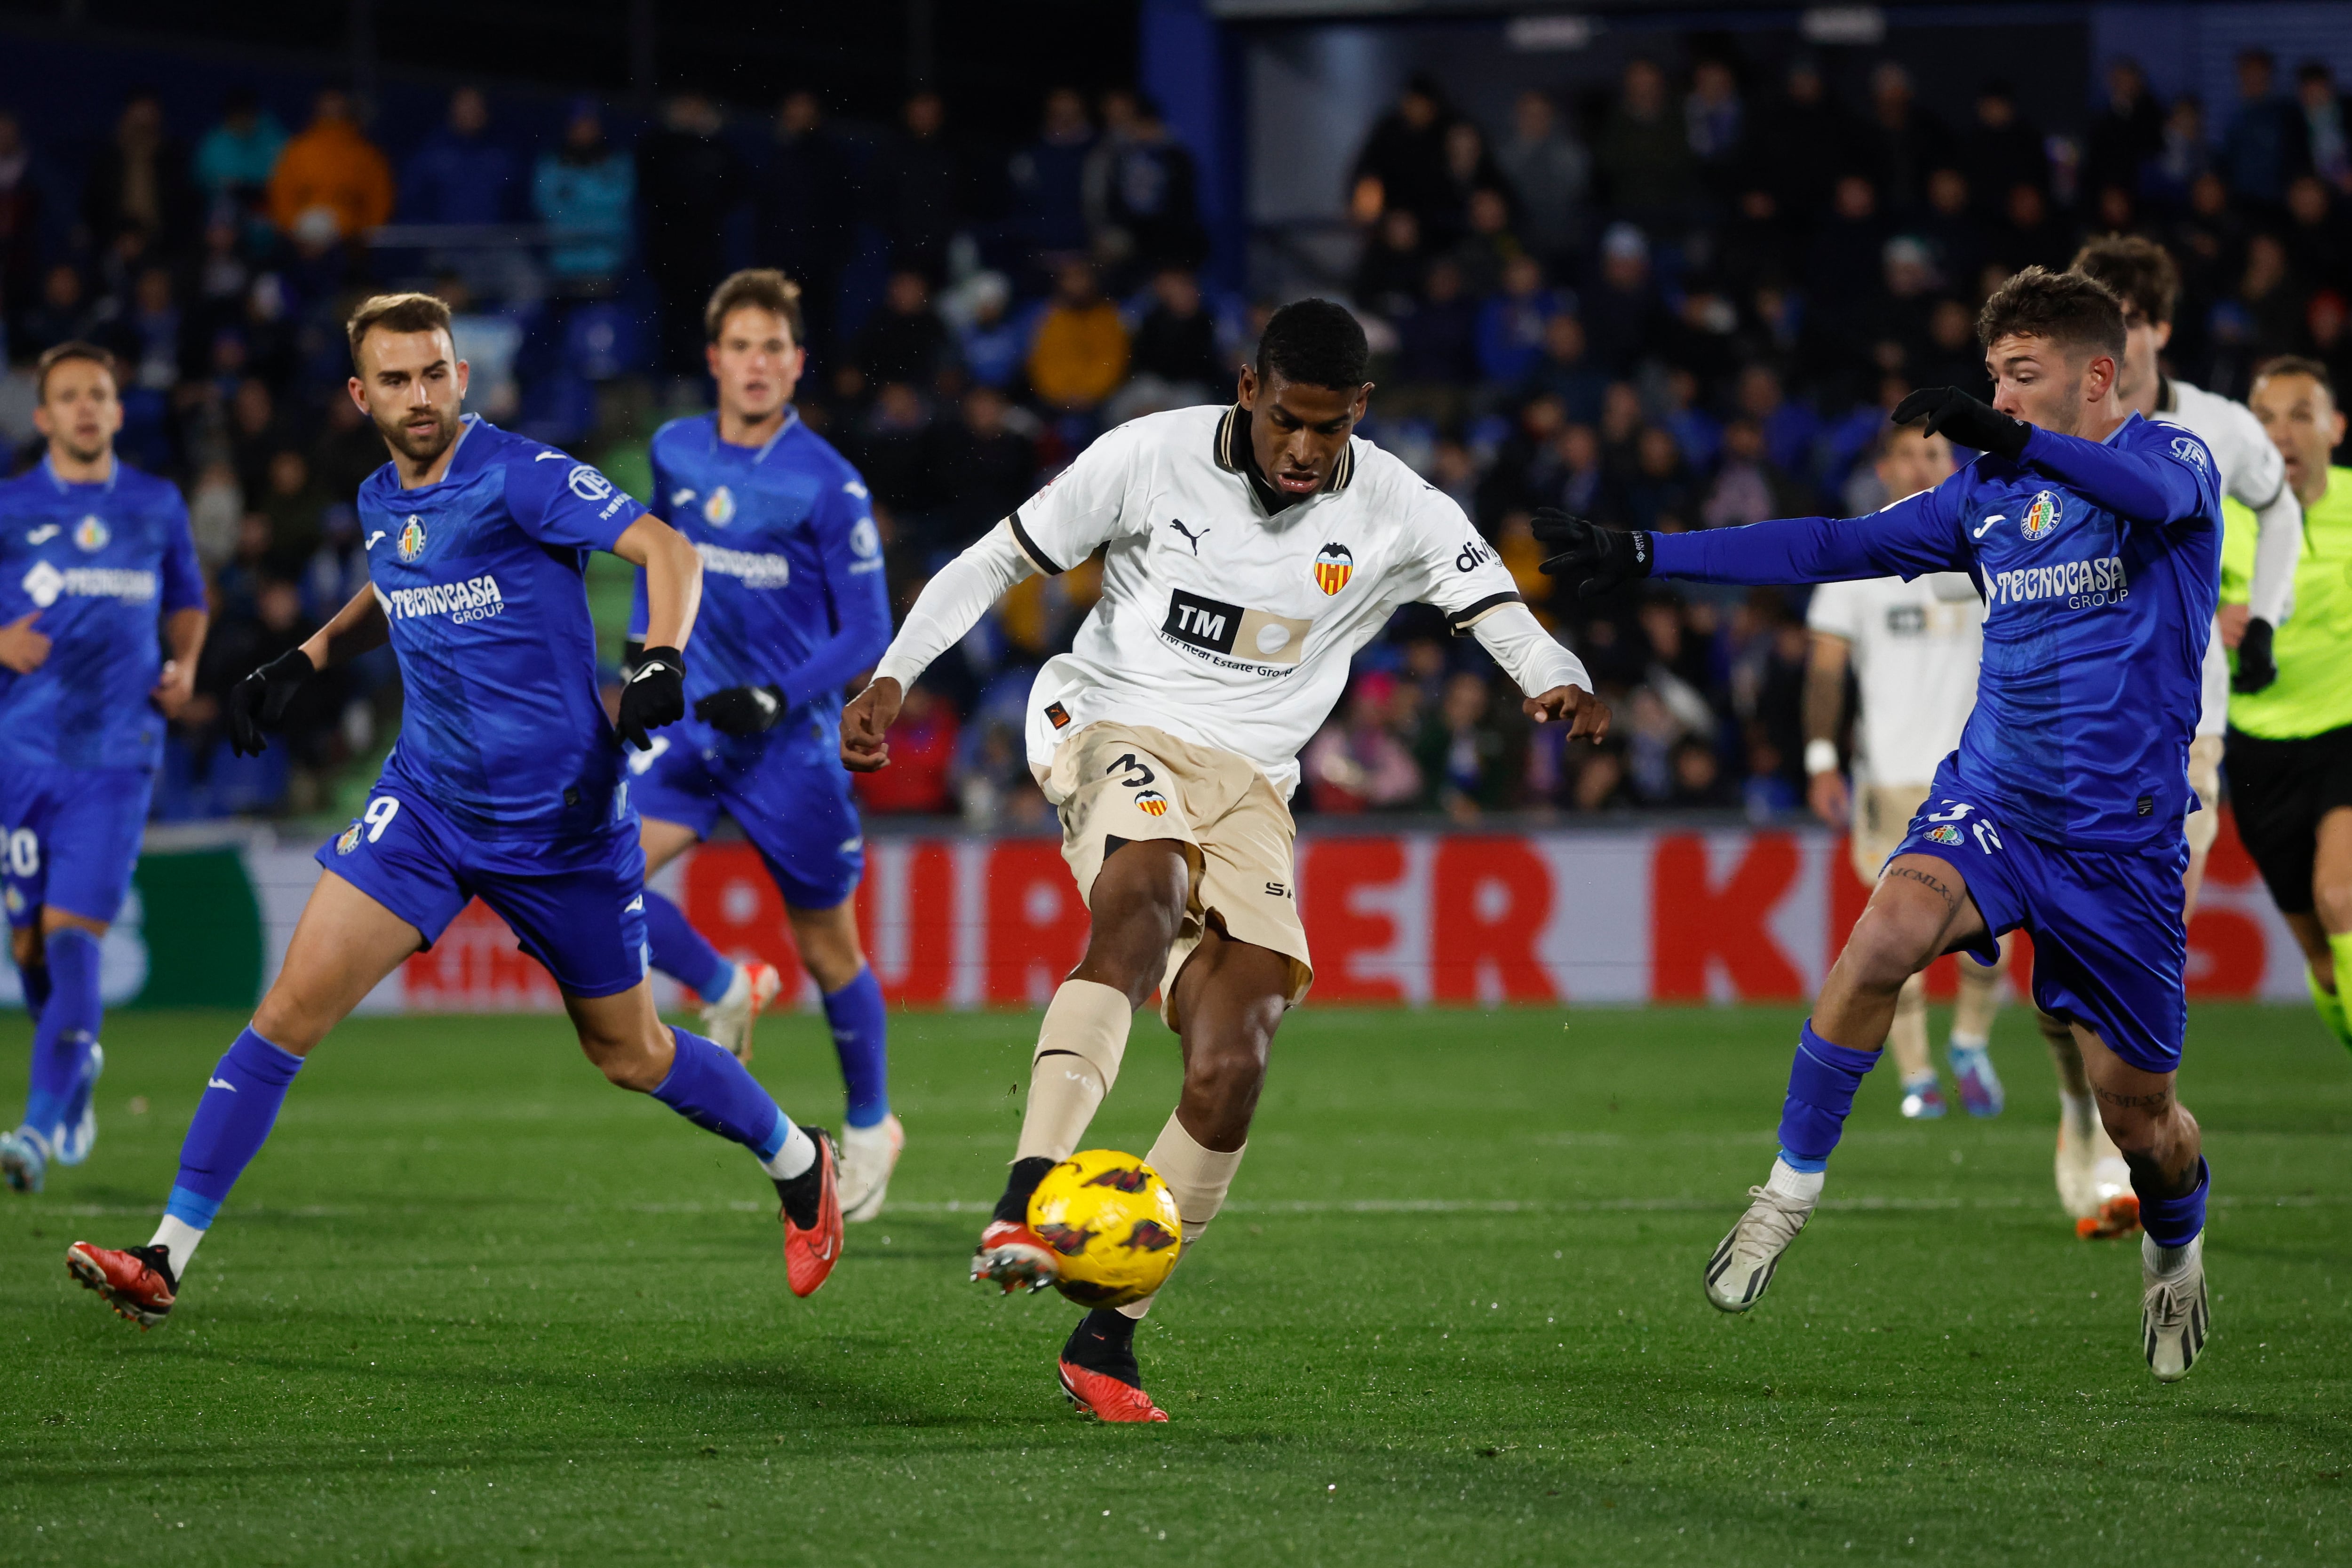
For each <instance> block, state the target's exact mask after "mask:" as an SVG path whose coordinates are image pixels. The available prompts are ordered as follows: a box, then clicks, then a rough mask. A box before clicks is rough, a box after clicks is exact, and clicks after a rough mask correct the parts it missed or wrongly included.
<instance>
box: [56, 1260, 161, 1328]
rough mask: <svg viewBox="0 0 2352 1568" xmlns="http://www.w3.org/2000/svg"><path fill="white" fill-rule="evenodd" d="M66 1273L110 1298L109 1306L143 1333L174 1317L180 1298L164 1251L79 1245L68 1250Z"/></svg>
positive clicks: (108, 1299)
mask: <svg viewBox="0 0 2352 1568" xmlns="http://www.w3.org/2000/svg"><path fill="white" fill-rule="evenodd" d="M66 1272H67V1273H68V1274H70V1275H72V1276H73V1277H74V1278H75V1279H79V1280H80V1281H81V1282H82V1283H83V1284H84V1285H86V1286H88V1287H89V1289H93V1290H95V1291H97V1292H98V1293H99V1294H100V1295H101V1296H103V1297H105V1298H106V1304H107V1305H108V1306H110V1307H112V1308H113V1309H114V1310H116V1311H117V1312H119V1313H121V1315H122V1316H123V1317H125V1318H128V1319H130V1320H131V1321H132V1322H134V1323H136V1324H138V1325H139V1327H140V1330H141V1331H142V1332H144V1331H146V1330H149V1329H152V1328H153V1327H154V1326H155V1325H156V1324H158V1323H160V1322H162V1321H163V1320H164V1319H165V1318H167V1317H169V1316H171V1313H172V1303H173V1301H174V1300H177V1299H178V1296H179V1281H177V1280H176V1279H173V1278H172V1259H171V1255H170V1254H168V1253H167V1252H165V1251H164V1250H163V1248H162V1247H126V1248H124V1249H122V1250H121V1251H117V1250H116V1249H114V1248H113V1247H92V1246H91V1245H90V1244H89V1242H87V1241H77V1242H75V1243H74V1244H73V1245H72V1246H71V1247H67V1248H66Z"/></svg>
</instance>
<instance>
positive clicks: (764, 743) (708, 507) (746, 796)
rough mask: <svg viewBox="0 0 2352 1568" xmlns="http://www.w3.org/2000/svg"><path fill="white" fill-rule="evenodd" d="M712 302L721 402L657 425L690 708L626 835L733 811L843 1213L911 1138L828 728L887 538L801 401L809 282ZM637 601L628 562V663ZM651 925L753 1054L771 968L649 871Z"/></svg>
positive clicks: (663, 835)
mask: <svg viewBox="0 0 2352 1568" xmlns="http://www.w3.org/2000/svg"><path fill="white" fill-rule="evenodd" d="M703 322H704V327H705V331H706V332H707V334H708V336H709V347H708V348H707V350H706V351H705V352H706V353H707V355H708V358H709V365H710V374H711V379H712V380H713V381H715V382H716V383H717V384H718V388H719V412H718V413H717V414H716V415H710V414H698V415H695V416H691V417H689V418H685V419H676V420H672V421H671V422H670V423H669V424H667V425H665V426H662V427H661V429H660V430H659V431H657V432H656V434H655V436H654V440H653V470H654V498H655V499H654V504H655V505H656V506H659V507H662V508H664V510H666V511H667V514H668V515H669V516H670V518H672V519H673V520H674V521H672V523H671V526H672V527H673V528H675V529H677V531H678V532H679V533H680V534H682V535H684V536H685V537H686V539H687V540H688V542H691V543H692V544H693V546H694V548H695V549H696V551H697V552H699V553H700V554H701V557H702V584H703V599H702V613H701V616H700V619H699V620H698V623H697V626H698V637H696V639H695V645H694V669H693V670H692V672H691V673H689V674H688V677H687V680H686V695H687V699H688V701H689V702H691V703H692V704H693V708H694V717H693V718H692V719H690V720H688V721H684V722H682V723H679V724H677V725H676V726H674V727H672V728H671V729H670V730H669V731H667V732H666V733H664V734H661V735H658V736H656V737H655V739H654V743H653V749H652V750H651V751H647V752H637V753H636V754H635V755H634V756H632V757H631V758H630V759H629V771H630V773H632V774H633V775H634V778H633V780H632V784H631V787H632V788H633V790H634V791H635V796H636V805H637V816H638V817H639V818H640V821H641V826H640V828H639V834H638V841H639V843H641V844H642V845H643V846H644V848H645V852H646V875H647V876H651V875H652V874H653V873H654V872H656V871H657V870H659V869H660V868H662V867H664V866H666V865H667V864H668V863H669V862H670V861H672V860H674V859H676V858H677V857H678V856H679V855H680V854H682V853H684V852H685V850H686V848H687V847H688V845H691V844H694V843H696V842H698V840H700V839H704V838H708V837H709V836H710V829H711V825H712V824H713V823H715V822H716V821H717V820H718V818H719V812H720V811H722V810H723V811H725V812H726V813H727V814H728V815H729V816H732V817H733V818H734V819H735V821H736V822H737V823H738V824H739V825H740V826H741V827H742V829H743V832H744V834H745V836H746V837H749V838H750V839H751V842H752V844H753V845H754V846H755V847H758V849H759V851H760V858H761V860H763V861H765V862H766V864H767V868H768V874H769V876H771V877H772V878H773V879H775V883H776V889H777V891H779V892H780V893H782V895H783V900H784V914H785V918H786V919H787V920H788V921H790V922H791V924H792V929H793V945H795V946H796V947H798V948H799V950H800V954H801V962H802V963H803V964H805V965H807V967H808V972H809V977H810V978H811V979H812V980H814V981H815V982H816V986H817V990H818V992H819V993H820V994H822V995H823V996H824V1016H825V1022H826V1023H827V1024H829V1025H831V1026H832V1028H833V1046H834V1051H835V1055H836V1056H837V1057H838V1058H840V1061H841V1077H842V1081H843V1083H844V1084H845V1085H846V1087H847V1089H848V1099H849V1106H848V1112H847V1115H846V1118H845V1123H844V1126H843V1131H842V1138H841V1211H842V1218H843V1219H845V1220H846V1221H850V1222H853V1223H854V1222H856V1221H858V1220H866V1219H872V1218H873V1217H874V1216H875V1215H877V1214H879V1213H881V1212H882V1200H883V1196H884V1194H886V1193H887V1191H888V1188H889V1185H890V1172H891V1170H892V1168H893V1167H894V1166H896V1165H897V1164H898V1153H899V1151H900V1150H901V1149H902V1148H903V1147H904V1146H905V1144H906V1137H907V1135H906V1132H905V1131H904V1130H903V1129H902V1128H901V1127H900V1126H899V1125H898V1118H897V1117H896V1116H893V1115H891V1114H890V1093H889V1087H888V1072H887V1060H888V1058H887V1052H886V1031H887V1027H888V1019H887V1014H886V1013H885V1011H884V1009H883V1003H882V987H881V985H880V984H879V983H878V982H877V981H876V980H875V978H874V971H873V970H872V969H871V968H869V967H867V965H866V954H865V952H864V950H863V949H862V948H861V947H860V945H859V943H858V940H857V911H856V907H855V905H854V904H853V903H852V902H851V897H852V895H853V894H855V893H856V891H857V882H858V879H859V877H860V876H861V875H862V874H863V873H864V871H865V868H866V848H865V844H866V841H865V838H864V837H863V835H862V833H861V831H860V829H859V827H858V822H857V808H856V805H852V804H851V802H850V798H849V775H848V773H845V772H844V771H843V769H842V765H841V755H840V738H839V737H840V729H841V689H842V687H843V686H844V685H845V684H846V683H847V682H848V681H849V680H850V679H853V678H855V677H856V675H857V674H858V673H859V672H860V671H862V670H866V669H868V668H872V667H873V664H874V660H875V658H877V656H878V655H879V654H880V653H881V652H882V648H883V646H884V645H885V644H887V642H888V641H889V640H890V595H889V590H888V589H887V586H886V585H885V584H884V581H883V576H882V537H881V535H880V533H878V532H877V531H876V529H875V527H874V518H873V515H872V509H871V507H870V506H869V505H868V504H867V500H866V485H865V483H864V481H863V480H861V479H859V478H858V475H857V470H856V468H851V467H850V466H849V464H848V462H847V461H846V460H845V458H843V457H842V456H841V454H840V453H838V452H836V451H835V450H834V449H833V447H831V446H829V445H827V444H826V442H825V440H824V437H821V436H819V435H817V434H816V433H815V432H814V431H813V430H811V429H810V428H809V427H808V426H805V425H803V424H802V423H801V421H800V416H799V415H798V414H796V413H795V412H794V411H793V401H792V399H793V387H794V386H795V385H796V384H798V382H799V381H800V376H801V369H802V366H803V364H805V363H807V355H806V353H805V352H804V351H803V349H802V347H801V299H800V289H798V288H797V287H795V286H794V285H793V283H791V282H790V281H789V280H787V279H785V277H784V275H783V274H782V273H781V272H776V271H772V270H768V269H760V270H754V271H746V272H738V273H736V274H735V275H734V276H733V277H731V278H730V279H727V280H726V281H725V282H723V283H721V284H719V287H718V289H716V290H715V291H714V292H713V293H712V294H711V296H710V303H709V306H708V307H707V308H706V309H705V310H704V311H703ZM645 635H646V586H645V582H644V580H643V578H642V577H640V579H639V581H638V584H637V603H636V608H635V614H634V617H633V619H632V620H631V622H630V626H629V636H630V638H631V643H630V649H629V662H630V663H631V664H633V665H634V663H635V659H636V658H637V649H638V647H639V645H640V644H641V643H642V642H643V640H644V637H645ZM646 935H647V936H648V937H649V938H650V939H651V951H652V954H653V964H654V967H655V968H656V969H658V970H660V971H661V972H662V973H665V974H667V975H669V976H671V977H672V978H674V979H677V980H678V981H681V982H683V983H684V984H688V985H690V986H692V987H693V988H694V989H695V990H696V991H697V992H698V993H699V994H701V995H702V996H703V998H704V999H705V1003H706V1005H705V1007H704V1009H703V1014H702V1017H703V1026H704V1028H705V1029H706V1030H707V1031H708V1032H709V1036H710V1037H711V1038H712V1039H714V1040H717V1041H718V1042H719V1044H720V1045H722V1046H725V1047H728V1048H729V1049H730V1050H731V1051H733V1052H734V1053H735V1054H736V1056H738V1057H739V1058H741V1059H742V1060H744V1061H750V1060H751V1027H752V1024H753V1022H754V1021H755V1020H756V1019H757V1017H758V1016H759V1013H760V1009H761V1008H762V1007H764V1006H765V1005H767V1004H768V1003H770V1002H771V1001H772V1000H774V998H775V995H776V993H777V991H778V989H779V988H780V984H781V982H780V981H779V978H778V976H777V974H776V972H775V970H774V969H773V968H772V967H771V966H770V965H768V964H765V963H756V962H753V963H732V962H730V961H729V960H728V959H726V958H723V957H721V956H720V955H719V952H718V950H717V949H716V948H714V947H712V946H711V945H710V943H709V941H708V940H706V939H705V938H704V937H703V935H702V933H701V932H699V931H696V930H695V929H694V927H693V926H692V925H690V924H689V923H688V921H687V918H686V914H685V911H683V910H680V909H679V908H678V907H677V905H676V904H674V903H672V902H671V901H670V900H667V899H666V898H664V897H663V896H662V895H661V894H659V893H657V892H656V891H654V890H653V889H650V888H648V889H646Z"/></svg>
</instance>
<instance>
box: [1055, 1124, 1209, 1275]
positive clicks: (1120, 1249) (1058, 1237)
mask: <svg viewBox="0 0 2352 1568" xmlns="http://www.w3.org/2000/svg"><path fill="white" fill-rule="evenodd" d="M1029 1228H1030V1229H1031V1230H1033V1231H1035V1232H1036V1233H1037V1236H1038V1237H1039V1238H1040V1239H1041V1240H1043V1241H1044V1242H1045V1245H1046V1246H1048V1247H1052V1248H1053V1249H1054V1252H1055V1256H1056V1257H1057V1258H1059V1259H1060V1265H1059V1268H1058V1270H1057V1272H1056V1273H1055V1277H1054V1288H1055V1289H1057V1290H1059V1291H1061V1293H1062V1294H1063V1295H1065V1296H1067V1297H1068V1298H1069V1299H1070V1300H1073V1301H1076V1302H1078V1303H1079V1304H1080V1305H1082V1306H1087V1307H1118V1306H1124V1305H1125V1304H1126V1303H1128V1302H1129V1301H1140V1300H1143V1298H1145V1297H1146V1296H1149V1295H1150V1294H1151V1293H1152V1292H1153V1291H1154V1290H1157V1289H1160V1286H1161V1285H1163V1284H1165V1283H1166V1282H1167V1279H1168V1276H1169V1273H1170V1271H1171V1270H1172V1269H1173V1268H1175V1267H1176V1255H1177V1254H1178V1253H1180V1252H1181V1251H1182V1250H1183V1249H1184V1229H1183V1221H1182V1218H1181V1215H1178V1214H1177V1212H1176V1195H1175V1194H1173V1193H1171V1192H1170V1191H1169V1190H1168V1184H1167V1183H1165V1182H1163V1181H1161V1180H1160V1173H1159V1172H1157V1171H1155V1170H1153V1169H1152V1168H1151V1167H1150V1166H1149V1165H1147V1164H1145V1163H1143V1162H1142V1161H1140V1160H1139V1159H1137V1158H1136V1157H1135V1156H1134V1155H1132V1154H1122V1153H1120V1152H1118V1151H1117V1150H1116V1149H1087V1150H1084V1151H1081V1152H1078V1153H1076V1154H1073V1155H1071V1156H1070V1157H1069V1158H1068V1159H1066V1160H1065V1161H1063V1162H1062V1163H1060V1164H1058V1165H1056V1166H1055V1167H1054V1168H1053V1169H1052V1170H1050V1171H1048V1172H1046V1173H1045V1180H1044V1181H1041V1182H1039V1183H1038V1184H1037V1190H1036V1191H1034V1192H1033V1193H1031V1194H1029Z"/></svg>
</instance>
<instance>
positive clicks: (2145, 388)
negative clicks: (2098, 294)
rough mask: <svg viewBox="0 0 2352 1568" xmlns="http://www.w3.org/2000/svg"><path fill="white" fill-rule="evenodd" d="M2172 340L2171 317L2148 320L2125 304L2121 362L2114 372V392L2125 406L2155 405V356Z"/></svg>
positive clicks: (2156, 367)
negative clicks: (2168, 319) (2166, 319)
mask: <svg viewBox="0 0 2352 1568" xmlns="http://www.w3.org/2000/svg"><path fill="white" fill-rule="evenodd" d="M2171 341H2172V323H2171V322H2170V321H2149V320H2148V319H2147V317H2146V316H2144V315H2142V314H2141V313H2140V312H2139V310H2137V309H2136V308H2135V307H2133V306H2130V305H2126V306H2125V307H2124V363H2123V364H2122V365H2121V366H2120V367H2119V368H2118V369H2117V370H2116V396H2118V397H2120V398H2122V399H2123V401H2124V404H2125V405H2126V406H2127V407H2131V408H2139V407H2142V406H2147V407H2153V406H2155V404H2156V377H2157V370H2158V365H2157V357H2158V355H2159V354H2161V353H2164V345H2165V344H2167V343H2168V342H2171Z"/></svg>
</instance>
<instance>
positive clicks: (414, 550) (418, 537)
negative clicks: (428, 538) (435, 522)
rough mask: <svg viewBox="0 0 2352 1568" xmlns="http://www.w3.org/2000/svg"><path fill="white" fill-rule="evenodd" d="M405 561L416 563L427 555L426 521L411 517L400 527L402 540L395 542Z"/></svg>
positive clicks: (395, 546)
mask: <svg viewBox="0 0 2352 1568" xmlns="http://www.w3.org/2000/svg"><path fill="white" fill-rule="evenodd" d="M394 548H395V549H397V550H398V551H399V552H400V558H401V559H402V560H403V561H414V560H415V559H416V558H417V557H418V556H420V555H422V554H424V553H425V520H424V519H423V518H420V517H413V516H412V517H411V518H410V519H409V520H408V521H406V522H404V523H402V524H401V525H400V538H399V539H398V540H397V541H395V542H394Z"/></svg>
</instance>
